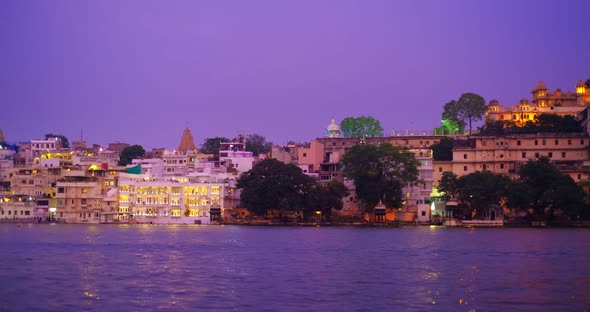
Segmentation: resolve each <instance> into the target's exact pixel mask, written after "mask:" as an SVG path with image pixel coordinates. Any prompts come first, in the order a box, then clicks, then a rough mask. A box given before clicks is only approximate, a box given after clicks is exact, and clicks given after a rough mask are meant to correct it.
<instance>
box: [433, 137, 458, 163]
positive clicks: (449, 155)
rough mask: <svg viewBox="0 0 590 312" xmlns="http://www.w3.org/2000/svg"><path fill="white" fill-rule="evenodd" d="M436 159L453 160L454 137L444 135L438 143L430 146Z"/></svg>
mask: <svg viewBox="0 0 590 312" xmlns="http://www.w3.org/2000/svg"><path fill="white" fill-rule="evenodd" d="M430 149H432V158H434V160H453V139H451V138H449V137H442V138H441V139H440V141H439V142H438V143H434V144H432V146H430Z"/></svg>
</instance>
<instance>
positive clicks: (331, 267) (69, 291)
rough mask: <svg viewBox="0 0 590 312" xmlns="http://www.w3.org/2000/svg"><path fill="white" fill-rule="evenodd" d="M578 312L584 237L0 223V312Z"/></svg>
mask: <svg viewBox="0 0 590 312" xmlns="http://www.w3.org/2000/svg"><path fill="white" fill-rule="evenodd" d="M197 309H209V310H215V311H219V310H230V311H231V310H239V311H243V310H249V311H400V310H403V311H406V310H407V311H425V310H437V311H470V310H475V311H584V310H590V229H509V228H504V229H485V228H477V229H467V228H443V227H402V228H355V227H249V226H242V227H240V226H161V225H68V224H64V225H62V224H58V225H37V224H32V225H26V224H25V225H23V226H22V227H17V226H16V225H14V224H0V311H35V310H42V311H141V310H148V311H152V310H168V311H170V310H173V311H190V310H197Z"/></svg>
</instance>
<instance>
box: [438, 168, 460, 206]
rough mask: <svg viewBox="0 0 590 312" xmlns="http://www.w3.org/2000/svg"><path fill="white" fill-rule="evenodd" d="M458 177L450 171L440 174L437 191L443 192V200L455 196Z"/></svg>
mask: <svg viewBox="0 0 590 312" xmlns="http://www.w3.org/2000/svg"><path fill="white" fill-rule="evenodd" d="M458 183H459V178H457V175H456V174H454V173H453V172H452V171H445V172H443V174H442V177H441V179H440V180H439V181H438V186H437V188H436V189H437V191H439V192H440V193H444V200H449V199H451V198H456V197H457V194H458V193H459V189H458V187H457V185H458Z"/></svg>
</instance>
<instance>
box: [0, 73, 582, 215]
mask: <svg viewBox="0 0 590 312" xmlns="http://www.w3.org/2000/svg"><path fill="white" fill-rule="evenodd" d="M589 107H590V90H589V88H587V87H586V86H585V85H584V84H583V83H581V82H580V83H578V84H577V85H576V92H562V91H561V90H559V89H557V90H556V91H554V92H552V93H551V92H549V91H548V89H547V87H546V86H545V84H544V83H543V82H540V83H539V84H538V85H537V87H535V88H534V89H533V91H532V100H531V102H530V103H529V101H528V100H527V99H523V100H522V101H521V102H520V103H519V104H517V105H515V106H512V107H503V106H501V105H500V104H499V103H498V101H495V100H492V101H491V102H490V103H489V105H488V111H487V113H486V120H487V121H499V120H510V121H513V122H515V124H516V125H523V124H524V123H525V122H526V121H528V120H534V118H535V116H538V115H539V114H541V113H548V114H556V115H560V116H566V115H571V116H575V117H576V118H578V119H579V120H580V121H581V123H582V124H583V125H584V126H586V125H587V124H588V116H589V115H590V114H589V113H588V112H589ZM0 135H1V136H2V137H1V139H2V140H0V141H5V140H4V137H3V134H2V132H1V131H0ZM443 137H444V136H441V135H433V134H432V133H422V132H419V133H416V132H411V133H410V134H403V133H398V134H392V135H391V136H389V137H370V138H362V139H359V138H345V137H342V136H341V133H340V128H339V126H338V125H337V124H336V122H335V120H332V121H331V123H330V124H329V125H328V126H327V128H326V133H325V136H324V137H320V138H317V139H315V140H312V141H311V142H309V143H308V144H306V145H305V146H295V145H289V146H282V147H281V146H275V147H273V148H272V150H271V151H270V152H269V153H268V155H261V156H260V157H254V156H253V154H252V153H251V152H249V151H247V150H246V144H247V142H246V140H245V138H244V137H243V136H241V135H240V136H238V137H237V138H235V139H234V140H232V141H231V142H221V144H220V150H219V153H218V154H216V155H210V154H203V153H201V152H200V151H199V150H198V148H197V147H196V146H195V144H194V140H193V137H192V134H191V131H190V130H189V129H188V128H187V129H185V130H184V132H183V134H182V137H181V140H180V144H179V146H178V148H177V149H176V150H172V151H170V150H166V149H163V148H160V149H153V150H151V151H149V152H147V153H146V154H145V155H144V157H142V158H141V159H134V160H133V161H132V163H131V164H130V165H127V166H119V165H118V162H119V156H120V154H121V152H122V151H123V150H124V148H125V147H127V146H128V144H125V143H112V144H109V146H108V147H106V148H103V147H101V146H97V145H94V146H92V147H87V144H86V142H84V141H81V140H80V141H74V142H72V147H71V148H64V147H63V145H62V142H61V140H60V138H59V137H49V138H47V139H44V140H31V141H30V142H25V143H21V144H18V146H17V147H16V148H8V147H6V146H4V147H0V221H2V219H32V220H47V219H50V220H60V221H64V222H68V223H114V222H138V223H190V224H196V223H197V224H206V223H209V222H211V221H218V220H220V219H223V218H236V217H239V216H240V215H239V214H237V213H236V211H238V210H236V209H237V208H240V203H239V193H240V192H239V189H236V182H237V180H238V178H239V175H240V174H241V173H243V172H246V171H248V170H250V169H251V168H252V167H253V165H254V164H255V163H256V161H258V160H259V159H260V158H263V157H272V158H276V159H278V160H280V161H283V162H285V163H293V164H295V165H297V166H298V167H299V168H301V170H302V172H303V173H305V174H307V175H310V176H313V177H315V178H316V179H317V180H318V181H319V182H321V183H328V182H330V181H332V180H334V179H337V180H339V181H341V182H343V183H344V184H345V185H346V186H347V187H348V188H349V195H348V196H346V197H345V198H343V204H344V205H343V209H342V210H340V211H335V212H334V216H335V217H337V218H338V217H351V218H354V217H357V218H362V217H363V211H362V210H361V209H360V208H359V203H358V200H357V198H356V195H355V192H354V184H353V183H352V181H348V180H346V179H345V178H343V176H342V172H341V170H342V168H341V166H340V165H339V163H340V160H341V158H342V156H343V155H344V154H345V153H346V152H347V151H348V150H349V149H350V148H351V147H353V146H355V145H358V144H381V143H390V144H392V145H394V146H399V147H404V148H408V149H409V150H410V151H411V152H413V153H414V155H415V157H416V159H417V160H418V161H419V163H420V167H419V172H420V179H421V183H420V184H419V185H413V186H406V187H405V188H404V189H403V198H404V200H403V202H402V206H401V207H384V206H383V205H379V206H378V207H377V209H376V210H375V214H376V216H375V217H376V218H381V219H382V220H401V221H415V222H428V221H429V220H432V219H435V218H438V217H440V216H442V215H443V214H444V213H445V209H444V207H445V204H444V203H443V202H441V201H440V198H441V196H440V195H441V194H438V192H437V191H436V189H437V184H438V181H439V180H440V179H441V177H442V174H443V172H446V171H451V172H453V173H455V174H456V175H457V176H459V177H460V176H463V175H467V174H470V173H473V172H475V171H484V170H489V171H492V172H495V173H503V174H506V175H508V176H510V177H512V178H516V175H517V173H518V169H519V168H520V167H521V166H522V165H523V164H525V163H526V162H527V161H529V160H535V159H539V158H541V157H546V158H548V159H549V160H550V161H551V162H552V163H554V164H555V165H556V166H557V167H558V168H559V169H560V170H562V172H564V173H566V174H568V175H570V176H571V177H572V178H573V179H574V181H583V180H588V179H589V178H590V136H589V135H588V131H585V132H582V133H537V134H512V135H502V136H466V135H454V136H453V139H454V146H453V157H452V160H444V161H443V160H435V159H434V158H433V153H432V150H431V146H432V145H433V144H436V143H439V142H440V140H441V139H442V138H443ZM502 214H503V212H502V211H499V212H497V214H494V216H493V217H492V218H495V217H496V216H501V215H502Z"/></svg>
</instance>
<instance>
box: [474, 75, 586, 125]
mask: <svg viewBox="0 0 590 312" xmlns="http://www.w3.org/2000/svg"><path fill="white" fill-rule="evenodd" d="M575 89H576V91H575V92H571V91H566V92H562V91H561V89H559V88H558V89H556V90H555V91H554V92H549V90H548V89H547V86H546V85H545V83H544V82H543V81H540V82H539V84H538V85H537V86H536V87H535V88H534V89H533V90H532V91H531V95H532V100H531V101H530V102H529V100H528V99H527V98H523V99H522V100H520V103H518V104H517V105H514V106H502V105H500V103H499V102H498V101H497V100H491V101H490V103H489V105H488V110H487V112H486V121H513V122H514V123H515V124H516V125H518V126H521V125H524V124H525V123H526V122H527V121H532V120H535V117H536V116H538V115H539V114H542V113H547V114H555V115H559V116H568V115H569V116H576V115H577V114H579V113H580V112H581V111H582V110H584V109H585V108H586V107H587V106H590V88H588V87H586V85H585V84H584V83H583V82H582V81H581V80H580V81H579V82H578V83H577V84H576V88H575Z"/></svg>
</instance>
